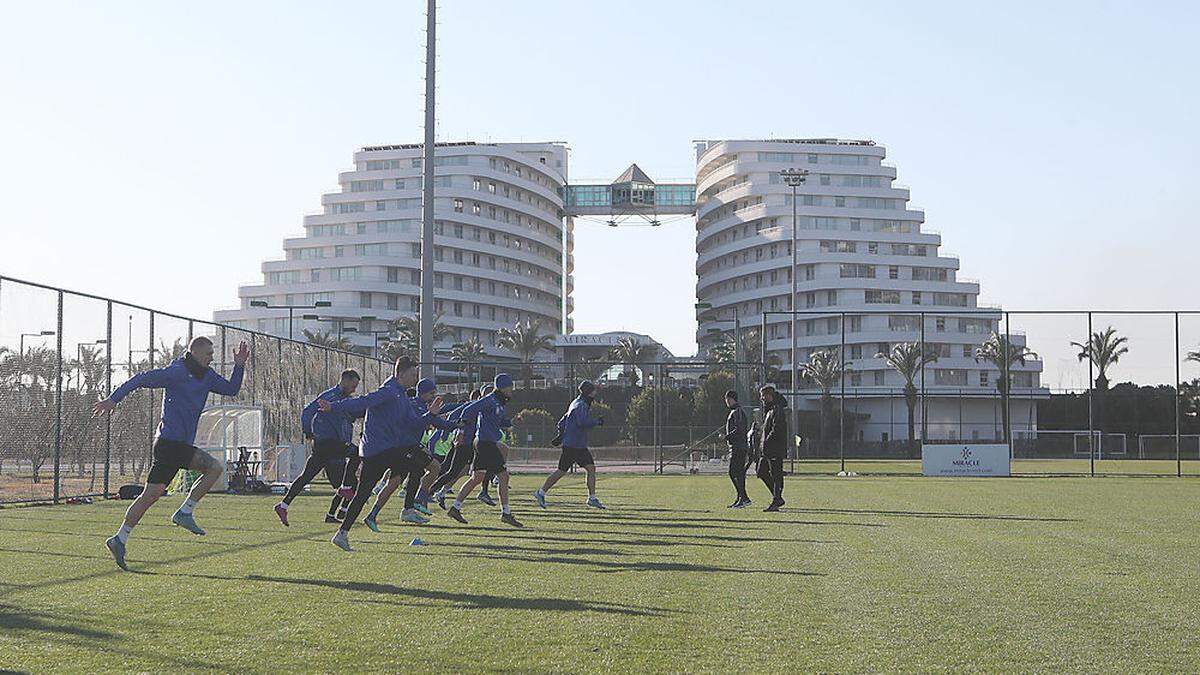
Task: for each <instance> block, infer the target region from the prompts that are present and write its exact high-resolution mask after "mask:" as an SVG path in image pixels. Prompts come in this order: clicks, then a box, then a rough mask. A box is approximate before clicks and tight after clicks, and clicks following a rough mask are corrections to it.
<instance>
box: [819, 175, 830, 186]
mask: <svg viewBox="0 0 1200 675" xmlns="http://www.w3.org/2000/svg"><path fill="white" fill-rule="evenodd" d="M821 185H829V174H827V173H823V174H821Z"/></svg>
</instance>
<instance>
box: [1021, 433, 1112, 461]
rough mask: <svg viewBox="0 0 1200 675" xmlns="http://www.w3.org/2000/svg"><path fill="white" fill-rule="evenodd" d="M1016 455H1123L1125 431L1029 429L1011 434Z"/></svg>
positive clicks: (1065, 456)
mask: <svg viewBox="0 0 1200 675" xmlns="http://www.w3.org/2000/svg"><path fill="white" fill-rule="evenodd" d="M1014 441H1015V447H1014V451H1015V452H1016V456H1018V457H1023V458H1047V459H1048V458H1068V457H1079V458H1082V457H1090V456H1091V454H1092V449H1093V447H1094V448H1095V452H1096V459H1103V458H1106V457H1110V458H1116V457H1125V456H1126V438H1125V434H1119V433H1113V434H1106V433H1101V432H1100V431H1088V430H1087V429H1031V430H1021V431H1017V432H1016V433H1015V434H1014Z"/></svg>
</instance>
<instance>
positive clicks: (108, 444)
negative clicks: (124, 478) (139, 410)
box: [104, 300, 113, 497]
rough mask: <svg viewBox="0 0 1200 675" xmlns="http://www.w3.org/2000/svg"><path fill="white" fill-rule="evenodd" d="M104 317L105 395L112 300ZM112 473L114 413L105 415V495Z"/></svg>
mask: <svg viewBox="0 0 1200 675" xmlns="http://www.w3.org/2000/svg"><path fill="white" fill-rule="evenodd" d="M107 304H108V307H107V311H106V315H105V318H104V339H105V343H104V396H105V397H106V398H107V397H108V395H109V393H110V392H112V365H113V363H112V345H113V331H112V300H109V301H108V303H107ZM111 473H112V415H105V416H104V496H105V497H107V496H108V489H109V474H111Z"/></svg>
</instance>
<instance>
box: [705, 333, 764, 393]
mask: <svg viewBox="0 0 1200 675" xmlns="http://www.w3.org/2000/svg"><path fill="white" fill-rule="evenodd" d="M761 333H762V331H761V330H760V329H758V328H746V329H743V330H742V340H741V342H742V344H741V347H742V353H741V357H742V358H741V362H740V365H739V361H738V359H737V343H736V342H734V340H733V338H730V337H726V338H725V339H724V340H722V341H721V342H718V343H717V344H715V345H713V346H712V348H710V349H709V351H708V357H709V361H710V364H711V366H712V367H713V368H714V369H716V368H720V367H722V366H725V367H726V368H725V369H726V370H732V369H734V368H739V369H742V370H744V369H746V368H748V367H750V364H755V366H754V367H753V368H750V379H749V382H750V384H751V386H752V387H753V386H754V385H758V384H762V382H761V381H760V380H761V379H762V378H761V377H760V376H759V374H760V372H761V370H760V368H762V366H760V365H758V364H760V363H761V359H762V335H761ZM762 365H763V366H765V370H766V376H767V379H766V381H767V382H774V381H775V379H776V378H778V377H779V366H780V365H782V362H781V361H780V360H779V356H778V355H776V354H768V355H767V362H766V363H765V364H762Z"/></svg>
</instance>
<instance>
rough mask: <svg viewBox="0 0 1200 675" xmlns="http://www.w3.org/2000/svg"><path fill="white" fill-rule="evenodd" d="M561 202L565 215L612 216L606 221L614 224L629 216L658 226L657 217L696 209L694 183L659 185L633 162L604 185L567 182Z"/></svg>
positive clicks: (691, 212)
mask: <svg viewBox="0 0 1200 675" xmlns="http://www.w3.org/2000/svg"><path fill="white" fill-rule="evenodd" d="M563 204H564V211H565V212H566V213H565V215H567V216H612V218H611V219H610V220H608V224H609V225H612V226H614V227H615V226H617V225H619V224H622V223H625V222H627V221H628V220H629V219H630V218H640V219H642V220H645V221H646V222H648V223H649V224H650V225H659V224H661V223H660V221H659V216H690V215H692V214H694V213H695V212H696V185H695V184H694V183H663V184H661V185H660V184H657V183H655V182H654V181H653V180H651V179H650V177H649V176H647V175H646V172H644V171H642V170H641V168H639V167H638V165H637V164H631V165H630V166H629V168H628V169H626V170H625V172H624V173H622V174H621V175H620V176H618V177H617V179H616V180H614V181H613V182H612V183H610V184H608V185H568V186H567V187H566V194H565V195H564V196H563Z"/></svg>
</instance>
